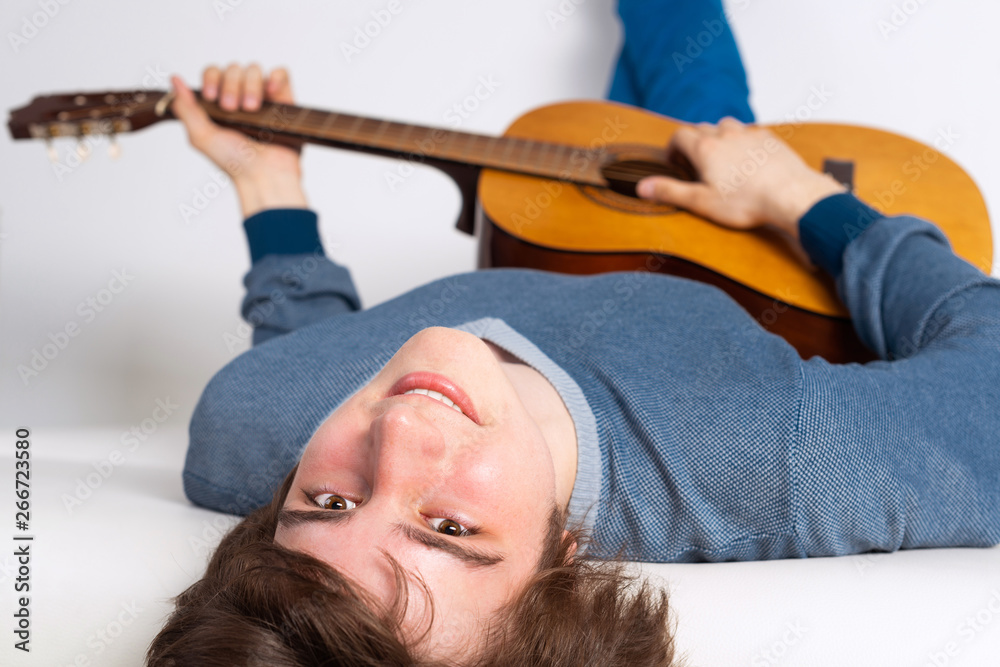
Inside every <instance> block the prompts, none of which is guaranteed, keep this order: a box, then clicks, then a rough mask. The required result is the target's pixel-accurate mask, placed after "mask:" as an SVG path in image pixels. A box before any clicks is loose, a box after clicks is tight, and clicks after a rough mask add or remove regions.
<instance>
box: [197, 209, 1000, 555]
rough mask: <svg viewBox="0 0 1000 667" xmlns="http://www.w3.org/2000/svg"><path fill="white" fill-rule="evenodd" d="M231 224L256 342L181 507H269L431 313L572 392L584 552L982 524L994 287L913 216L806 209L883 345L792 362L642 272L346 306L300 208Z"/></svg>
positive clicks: (999, 396) (999, 398) (234, 371)
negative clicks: (350, 399)
mask: <svg viewBox="0 0 1000 667" xmlns="http://www.w3.org/2000/svg"><path fill="white" fill-rule="evenodd" d="M246 229H247V233H248V236H249V240H250V246H251V255H252V258H253V262H254V263H253V267H252V269H251V270H250V272H249V273H248V274H247V276H246V279H245V283H246V286H247V296H246V299H245V301H244V303H243V314H244V316H245V317H246V318H247V320H248V321H249V322H251V323H252V324H253V325H254V327H255V332H254V341H255V347H254V348H253V349H251V350H249V351H248V352H246V353H244V354H243V355H241V356H240V357H238V358H237V359H235V360H234V361H232V362H231V363H230V364H229V365H227V366H226V367H225V368H223V369H222V370H221V371H220V372H219V373H218V374H217V375H216V376H215V378H213V380H212V381H211V382H210V384H209V385H208V387H207V388H206V390H205V392H204V394H203V396H202V398H201V401H200V402H199V404H198V406H197V408H196V410H195V414H194V417H193V418H192V422H191V440H190V447H189V450H188V454H187V460H186V463H185V467H184V488H185V491H186V493H187V495H188V497H189V498H190V499H191V500H192V501H193V502H195V503H197V504H199V505H203V506H205V507H210V508H213V509H217V510H220V511H225V512H231V513H236V514H245V513H247V512H249V511H250V510H252V509H254V508H255V507H259V506H261V505H262V504H264V503H266V502H268V501H269V500H270V498H271V496H272V494H273V492H274V490H275V489H276V487H277V485H278V484H279V482H280V481H281V479H282V478H283V477H284V475H285V474H286V473H287V472H288V470H289V469H290V468H291V467H292V465H293V464H294V463H295V461H296V460H297V458H298V456H299V455H300V453H301V451H302V449H303V447H304V445H305V443H306V442H307V441H308V439H309V437H310V435H311V434H312V432H313V430H314V429H315V428H316V427H317V426H318V425H319V424H320V422H321V421H322V420H323V419H324V418H325V417H326V416H327V415H328V414H329V413H330V412H331V411H332V410H333V409H334V408H335V407H336V406H337V405H338V404H339V403H340V402H341V401H342V400H344V399H345V398H346V397H347V396H349V395H350V394H351V393H352V392H353V391H354V390H355V389H357V388H358V387H360V386H361V385H362V384H363V383H364V382H365V381H366V380H367V379H368V378H369V377H371V376H372V375H373V374H374V373H375V372H376V371H377V370H378V369H379V368H381V366H382V365H383V364H384V363H385V362H386V361H387V360H388V359H389V357H390V356H391V355H392V354H393V353H394V352H395V351H396V349H397V348H398V347H399V345H400V344H402V343H403V342H404V341H405V340H406V339H408V338H409V337H410V336H411V335H412V334H414V333H415V332H417V331H418V330H420V329H422V328H425V327H427V326H432V325H440V326H451V327H458V326H465V327H466V328H470V327H471V329H470V330H477V329H475V327H477V326H478V327H479V329H478V331H480V333H481V334H482V335H484V336H485V337H490V336H491V335H493V334H490V333H489V330H490V329H491V328H492V330H493V331H494V332H498V333H495V338H496V339H497V341H496V342H498V344H500V345H502V346H505V347H507V348H508V349H512V350H513V351H514V353H515V354H520V355H521V357H522V359H524V360H525V361H527V362H528V363H530V364H532V365H534V366H535V367H536V368H539V370H542V371H543V372H545V374H546V376H547V377H550V379H554V385H556V386H557V388H558V389H559V391H560V393H561V394H562V395H563V397H564V400H570V401H572V400H576V404H575V405H574V407H573V409H572V412H573V418H574V420H575V422H576V424H577V430H578V433H579V434H580V439H581V442H580V457H579V469H578V474H577V482H576V485H575V487H574V490H573V499H572V501H571V508H572V510H573V517H572V518H573V520H574V521H575V522H577V523H580V524H583V525H584V526H586V527H588V528H589V529H590V530H591V531H592V536H593V542H592V545H591V547H590V553H591V554H592V555H596V556H609V555H613V554H615V553H617V552H618V551H619V550H620V549H622V548H624V550H625V555H626V556H627V557H628V558H630V559H633V560H642V561H660V562H667V561H705V560H707V561H723V560H749V559H769V558H787V557H803V556H830V555H838V554H849V553H857V552H864V551H871V550H880V551H882V550H884V551H891V550H895V549H900V548H914V547H933V546H987V545H993V544H995V543H997V542H1000V289H998V287H1000V282H998V281H997V280H994V279H991V278H990V277H988V276H986V275H984V274H983V273H981V272H980V271H978V270H977V269H976V268H974V267H972V266H971V265H969V264H967V263H966V262H964V261H962V260H961V259H958V258H957V257H956V256H955V255H954V254H953V253H952V252H951V251H950V249H949V247H948V244H947V241H946V240H945V238H944V236H943V235H942V234H941V233H940V231H938V229H937V228H936V227H934V226H933V225H931V224H929V223H927V222H924V221H922V220H919V219H916V218H911V217H896V218H882V217H881V216H879V215H878V214H877V213H876V212H875V211H873V210H872V209H870V208H868V207H866V206H865V205H863V204H862V203H860V202H859V201H858V200H856V199H854V198H853V197H852V196H850V195H836V196H833V197H830V198H828V199H825V200H823V201H822V202H820V203H819V204H817V205H816V206H815V207H814V208H813V209H812V210H810V211H809V213H807V214H806V216H805V217H804V218H803V219H802V220H801V221H800V233H801V237H802V239H803V244H804V245H805V247H806V250H807V251H808V252H809V254H810V256H811V257H812V258H813V260H814V261H815V262H817V263H818V264H819V265H821V266H823V267H824V268H826V269H827V270H828V271H829V272H831V273H832V274H833V275H834V277H835V278H836V282H837V287H838V289H839V292H840V294H841V296H842V298H843V300H844V302H845V303H846V304H847V306H848V308H849V309H850V311H851V313H852V315H853V318H854V324H855V327H856V329H857V331H858V334H859V335H860V337H861V339H862V340H863V341H864V342H865V343H866V344H867V345H869V346H870V347H871V348H872V349H873V350H875V351H876V352H877V353H878V354H879V356H880V357H881V358H882V359H883V360H882V361H875V362H872V363H868V364H865V365H857V364H848V365H832V364H829V363H827V362H825V361H823V360H822V359H819V358H814V359H810V360H807V361H803V360H802V359H800V358H799V357H798V355H797V354H796V352H795V350H794V349H793V348H792V347H791V346H790V345H788V344H787V343H786V342H785V341H784V340H783V339H781V338H779V337H777V336H774V335H771V334H769V333H767V332H766V331H764V330H763V329H762V328H761V327H760V326H758V324H757V323H756V322H755V321H754V320H753V319H752V318H750V317H749V316H748V315H747V313H746V312H745V311H743V310H742V309H741V308H740V307H739V306H738V305H737V304H736V303H735V302H733V301H732V300H731V299H730V298H729V297H728V296H726V295H725V294H724V293H723V292H721V291H720V290H718V289H716V288H714V287H710V286H707V285H703V284H700V283H695V282H692V281H688V280H684V279H681V278H675V277H671V276H664V275H658V274H649V273H614V274H605V275H600V276H589V277H579V276H563V275H556V274H550V273H544V272H539V271H527V270H505V269H499V270H489V271H479V272H474V273H469V274H462V275H457V276H454V277H450V278H446V279H444V280H439V281H435V282H432V283H430V284H428V285H425V286H423V287H420V288H417V289H414V290H413V291H411V292H408V293H406V294H404V295H403V296H400V297H398V298H396V299H393V300H391V301H389V302H386V303H383V304H380V305H378V306H376V307H374V308H370V309H367V310H362V309H361V308H360V304H359V300H358V297H357V293H356V292H355V289H354V286H353V284H352V282H351V278H350V275H349V273H348V271H347V269H345V268H344V267H342V266H339V265H337V264H335V263H334V262H332V261H331V260H329V259H328V258H327V257H326V256H325V255H324V254H323V251H322V248H321V246H320V243H319V237H318V233H317V230H316V216H315V215H314V214H313V213H311V212H309V211H305V210H279V211H267V212H264V213H261V214H259V215H257V216H254V217H253V218H251V219H249V220H247V221H246ZM859 229H864V231H863V232H861V233H860V234H858V230H859ZM846 230H850V236H849V235H848V231H846ZM477 322H478V324H477ZM470 323H471V324H470ZM484 323H485V324H484ZM491 323H492V324H491ZM493 325H495V326H493ZM518 350H520V352H518ZM546 364H551V365H550V366H546ZM543 367H544V368H543ZM553 369H555V370H553ZM560 373H561V374H562V375H560ZM557 376H558V377H557ZM574 387H575V389H574ZM574 391H576V392H577V393H576V394H574V396H575V397H576V399H574V398H573V396H570V394H573V392H574ZM587 429H590V430H589V431H588V430H587Z"/></svg>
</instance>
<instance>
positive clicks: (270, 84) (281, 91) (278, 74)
mask: <svg viewBox="0 0 1000 667" xmlns="http://www.w3.org/2000/svg"><path fill="white" fill-rule="evenodd" d="M267 99H269V100H271V101H273V102H278V103H280V104H292V103H294V102H295V97H294V96H293V95H292V82H291V79H290V78H289V76H288V71H287V70H286V69H285V68H284V67H279V68H277V69H276V70H274V71H273V72H271V75H270V76H269V77H268V79H267Z"/></svg>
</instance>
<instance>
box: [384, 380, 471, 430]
mask: <svg viewBox="0 0 1000 667" xmlns="http://www.w3.org/2000/svg"><path fill="white" fill-rule="evenodd" d="M406 394H420V395H421V396H426V397H427V398H430V399H433V400H436V401H438V402H439V403H442V404H443V405H447V406H448V407H450V408H452V409H453V410H455V411H456V412H459V413H461V414H463V415H465V416H466V417H468V418H469V419H471V420H472V421H474V422H476V423H477V424H478V423H479V415H477V414H476V409H475V406H473V404H472V401H471V400H470V399H469V397H468V396H467V395H466V393H465V392H464V391H462V389H461V388H460V387H458V385H456V384H455V383H454V382H452V381H451V380H449V379H448V378H446V377H444V376H443V375H438V374H437V373H429V372H426V371H420V372H416V373H408V374H406V375H404V376H403V377H401V378H400V379H399V380H398V381H397V382H396V384H394V385H393V386H392V389H390V390H389V396H402V395H406Z"/></svg>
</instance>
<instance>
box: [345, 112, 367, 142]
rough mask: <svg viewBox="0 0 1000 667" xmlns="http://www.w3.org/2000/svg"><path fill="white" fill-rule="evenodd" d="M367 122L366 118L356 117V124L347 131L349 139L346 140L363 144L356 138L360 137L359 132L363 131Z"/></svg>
mask: <svg viewBox="0 0 1000 667" xmlns="http://www.w3.org/2000/svg"><path fill="white" fill-rule="evenodd" d="M366 120H368V119H367V118H365V117H364V116H355V119H354V124H353V125H351V129H350V130H348V131H347V137H346V138H347V139H349V140H353V141H354V143H362V142H359V141H358V140H357V139H356V137H357V136H358V130H360V129H361V126H362V125H364V124H365V121H366Z"/></svg>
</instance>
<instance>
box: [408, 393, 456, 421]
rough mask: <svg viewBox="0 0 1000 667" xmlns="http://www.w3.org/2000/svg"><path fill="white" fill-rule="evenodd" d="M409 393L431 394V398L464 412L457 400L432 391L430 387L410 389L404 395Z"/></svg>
mask: <svg viewBox="0 0 1000 667" xmlns="http://www.w3.org/2000/svg"><path fill="white" fill-rule="evenodd" d="M407 394H423V395H424V396H429V397H430V398H433V399H435V400H437V401H441V402H442V403H444V404H445V405H447V406H449V407H452V408H454V409H455V410H457V411H458V412H462V408H460V407H458V406H457V405H455V401H453V400H451V399H450V398H448V397H447V396H445V395H444V394H442V393H441V392H439V391H432V390H430V389H411V390H410V391H406V392H403V396H406V395H407ZM462 414H463V415H464V414H465V413H464V412H462Z"/></svg>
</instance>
